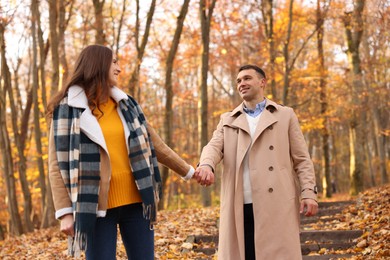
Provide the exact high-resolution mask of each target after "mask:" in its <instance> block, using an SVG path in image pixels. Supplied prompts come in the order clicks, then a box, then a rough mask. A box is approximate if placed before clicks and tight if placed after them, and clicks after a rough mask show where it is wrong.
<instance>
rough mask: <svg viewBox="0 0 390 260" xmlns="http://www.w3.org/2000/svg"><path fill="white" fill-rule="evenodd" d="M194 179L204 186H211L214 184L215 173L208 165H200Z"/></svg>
mask: <svg viewBox="0 0 390 260" xmlns="http://www.w3.org/2000/svg"><path fill="white" fill-rule="evenodd" d="M192 178H194V179H195V180H196V181H197V182H198V183H199V184H200V185H202V186H210V185H211V184H213V183H214V173H213V171H212V169H211V168H210V167H209V166H207V165H200V166H199V167H197V168H196V170H195V173H194V176H193V177H192Z"/></svg>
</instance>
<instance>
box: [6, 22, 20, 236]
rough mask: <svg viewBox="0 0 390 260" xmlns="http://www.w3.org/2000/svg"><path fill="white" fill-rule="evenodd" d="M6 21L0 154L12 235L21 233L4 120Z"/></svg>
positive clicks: (8, 82)
mask: <svg viewBox="0 0 390 260" xmlns="http://www.w3.org/2000/svg"><path fill="white" fill-rule="evenodd" d="M5 22H6V20H5V19H3V20H2V21H0V52H1V54H0V55H1V79H2V80H1V81H0V151H1V154H2V156H1V157H2V159H3V160H2V171H3V174H4V181H5V186H6V189H7V200H8V214H9V223H10V226H9V227H10V228H9V230H8V232H9V233H10V234H13V235H21V234H22V233H23V226H22V220H21V218H20V214H19V211H18V200H17V196H16V185H15V182H16V181H15V176H14V169H13V158H12V148H11V143H10V138H9V135H8V130H7V118H6V111H7V109H6V108H7V105H6V93H7V90H9V89H11V73H10V71H9V67H8V65H7V60H6V55H5V40H4V32H5V26H6V24H5Z"/></svg>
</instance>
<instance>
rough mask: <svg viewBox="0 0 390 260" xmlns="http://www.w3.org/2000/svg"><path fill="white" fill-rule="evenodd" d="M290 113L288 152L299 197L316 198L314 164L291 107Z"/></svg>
mask: <svg viewBox="0 0 390 260" xmlns="http://www.w3.org/2000/svg"><path fill="white" fill-rule="evenodd" d="M290 113H291V115H290V122H289V140H290V149H291V150H290V153H291V158H292V160H293V167H294V171H295V172H296V173H297V175H298V179H299V184H300V189H301V198H302V199H306V198H309V199H314V200H317V194H316V193H315V192H314V190H315V186H316V180H315V173H314V165H313V162H312V160H311V158H310V155H309V151H308V148H307V144H306V141H305V138H304V136H303V134H302V131H301V127H300V125H299V121H298V118H297V116H296V114H295V113H294V111H293V109H290Z"/></svg>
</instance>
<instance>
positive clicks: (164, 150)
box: [148, 124, 194, 178]
mask: <svg viewBox="0 0 390 260" xmlns="http://www.w3.org/2000/svg"><path fill="white" fill-rule="evenodd" d="M148 131H149V134H150V138H151V139H152V143H153V145H154V149H155V151H156V156H157V160H158V162H159V163H161V164H163V165H165V166H166V167H168V168H169V169H171V170H173V171H174V172H176V173H178V174H179V175H180V176H181V177H183V178H184V177H186V176H189V174H191V176H192V174H193V171H194V169H193V167H192V166H191V165H189V164H188V163H187V162H185V161H184V160H183V159H182V158H181V157H180V156H179V155H178V154H177V153H176V152H175V151H173V150H172V149H171V148H170V147H169V146H168V145H167V144H166V143H164V141H163V140H162V139H161V137H160V136H159V135H158V134H157V133H156V131H155V130H154V128H153V127H152V126H151V125H150V124H148Z"/></svg>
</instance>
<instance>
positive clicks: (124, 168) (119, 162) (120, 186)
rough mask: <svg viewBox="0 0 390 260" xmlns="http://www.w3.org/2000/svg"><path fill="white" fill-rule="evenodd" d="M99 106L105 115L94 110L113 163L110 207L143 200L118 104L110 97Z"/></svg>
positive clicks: (109, 194) (109, 197)
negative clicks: (128, 149)
mask: <svg viewBox="0 0 390 260" xmlns="http://www.w3.org/2000/svg"><path fill="white" fill-rule="evenodd" d="M99 108H100V110H101V111H102V112H103V115H102V114H101V112H100V111H99V110H98V109H95V110H94V114H95V115H96V117H97V118H98V121H99V124H100V127H101V129H102V132H103V135H104V139H105V141H106V145H107V149H108V153H109V156H110V163H111V180H110V190H109V193H108V208H115V207H119V206H123V205H128V204H132V203H136V202H141V201H142V199H141V195H140V193H139V191H138V188H137V186H136V184H135V180H134V176H133V173H132V172H131V168H130V160H129V155H128V151H127V145H126V140H125V133H124V128H123V124H122V121H121V118H120V116H119V114H118V111H117V104H116V102H115V101H114V100H113V99H111V98H110V99H109V100H108V102H107V103H104V104H101V105H100V107H99Z"/></svg>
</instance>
